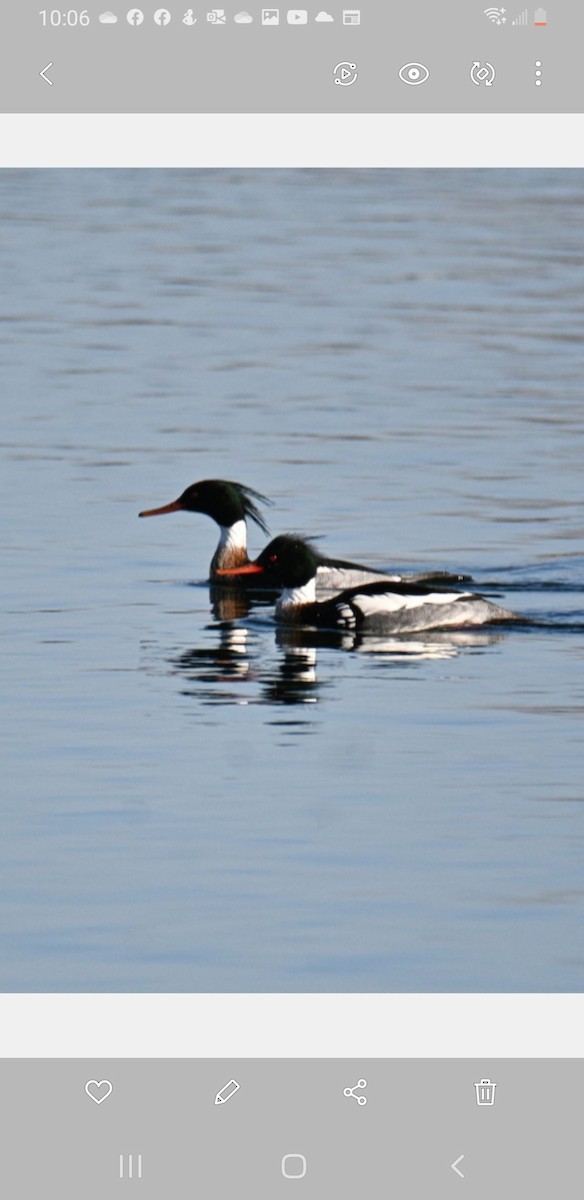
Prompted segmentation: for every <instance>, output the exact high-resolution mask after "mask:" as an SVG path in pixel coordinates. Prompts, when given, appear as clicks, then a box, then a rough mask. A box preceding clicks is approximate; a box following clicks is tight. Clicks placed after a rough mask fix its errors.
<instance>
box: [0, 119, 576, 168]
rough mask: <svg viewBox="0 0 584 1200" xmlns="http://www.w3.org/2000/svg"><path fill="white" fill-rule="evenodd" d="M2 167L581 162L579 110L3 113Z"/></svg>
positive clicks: (541, 164)
mask: <svg viewBox="0 0 584 1200" xmlns="http://www.w3.org/2000/svg"><path fill="white" fill-rule="evenodd" d="M0 122H1V123H0V166H4V167H223V166H225V167H248V168H251V167H581V166H584V115H582V114H572V113H567V114H548V113H546V114H543V115H536V114H533V113H530V114H527V115H517V114H510V115H509V114H496V115H486V114H480V115H476V114H470V113H464V114H460V115H457V114H440V113H429V114H428V113H426V114H418V113H416V114H412V113H408V114H403V113H402V114H397V115H396V114H391V115H379V114H377V113H374V114H358V115H357V114H348V115H347V114H344V115H340V114H334V115H330V114H328V115H325V114H322V113H316V114H292V113H290V114H277V113H276V114H275V113H270V114H257V113H256V114H244V113H233V114H217V113H210V114H195V115H193V114H184V113H178V114H162V115H161V114H154V115H149V114H144V113H141V114H137V115H135V114H127V113H117V114H109V113H108V114H84V113H75V114H72V115H69V114H62V113H58V114H52V115H49V114H47V113H38V114H27V113H17V114H12V115H8V116H6V115H5V116H3V117H1V118H0Z"/></svg>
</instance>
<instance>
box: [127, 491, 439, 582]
mask: <svg viewBox="0 0 584 1200" xmlns="http://www.w3.org/2000/svg"><path fill="white" fill-rule="evenodd" d="M258 504H265V505H268V504H271V501H270V500H268V498H267V496H264V495H262V493H261V492H256V491H255V490H254V489H253V488H250V487H247V486H246V485H245V484H243V483H235V482H234V481H232V480H228V479H202V480H200V481H199V482H198V483H193V484H191V486H190V487H188V488H186V489H185V491H184V492H183V493H182V494H181V495H180V496H179V497H178V500H173V501H172V503H171V504H164V505H163V506H162V507H161V508H151V509H146V510H145V511H144V512H141V513H140V514H139V515H140V516H141V517H156V516H161V515H162V514H163V513H172V512H196V513H204V514H205V515H206V516H208V517H211V519H212V520H214V521H215V522H216V524H217V525H218V526H219V542H218V544H217V547H216V550H215V553H214V555H213V557H212V559H211V566H210V569H209V579H210V582H211V583H220V584H222V585H223V586H230V585H234V586H236V587H239V588H241V587H242V586H243V587H248V588H254V589H257V588H260V589H262V590H265V589H268V590H272V591H276V590H278V589H279V588H281V587H283V586H284V580H283V578H282V577H281V575H279V574H278V571H277V569H276V567H273V569H272V570H271V572H270V573H269V574H268V573H267V572H265V571H259V572H253V571H250V572H248V571H247V568H248V567H253V566H254V565H256V564H257V563H259V562H260V559H261V558H262V555H260V556H259V558H257V559H255V560H253V561H252V560H251V559H250V558H249V556H248V551H247V521H248V520H251V521H253V522H254V523H255V524H256V525H257V526H258V527H259V528H260V529H261V530H262V532H263V533H266V534H267V533H269V529H268V525H267V523H266V520H265V518H264V516H263V514H262V513H261V512H260V509H259V508H258ZM276 540H277V539H276ZM272 545H273V543H272V542H270V543H269V545H268V546H266V549H265V551H263V554H264V555H267V556H268V558H269V557H270V555H271V550H272ZM313 553H314V556H315V559H316V587H317V593H318V594H320V593H324V594H325V595H326V594H327V593H328V592H331V591H337V592H338V591H341V590H343V589H345V588H350V587H358V586H361V585H362V584H368V583H376V582H380V583H383V582H388V581H395V582H402V581H405V580H408V581H409V582H412V583H415V582H417V583H420V582H423V581H424V580H431V579H442V580H444V581H446V580H450V581H451V582H459V581H460V580H461V578H462V577H461V576H453V575H448V574H447V573H446V572H440V571H439V572H430V573H424V574H421V575H411V576H405V575H398V574H395V575H394V574H389V573H388V572H385V571H377V570H375V569H374V568H372V567H367V566H364V565H363V564H362V563H354V562H348V561H346V560H345V559H340V558H329V557H328V556H326V555H324V554H319V553H318V552H317V551H316V550H313Z"/></svg>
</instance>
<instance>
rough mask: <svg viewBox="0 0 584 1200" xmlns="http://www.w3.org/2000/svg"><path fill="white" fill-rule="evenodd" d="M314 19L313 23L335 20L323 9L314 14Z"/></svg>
mask: <svg viewBox="0 0 584 1200" xmlns="http://www.w3.org/2000/svg"><path fill="white" fill-rule="evenodd" d="M314 19H315V21H334V19H335V18H334V17H331V14H330V13H327V12H325V11H324V9H323V10H321V12H319V13H317V14H316V16H315V18H314Z"/></svg>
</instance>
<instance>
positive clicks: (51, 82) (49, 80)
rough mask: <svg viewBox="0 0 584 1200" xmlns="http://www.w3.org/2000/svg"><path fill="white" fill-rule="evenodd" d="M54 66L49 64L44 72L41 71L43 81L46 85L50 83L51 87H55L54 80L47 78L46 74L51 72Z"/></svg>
mask: <svg viewBox="0 0 584 1200" xmlns="http://www.w3.org/2000/svg"><path fill="white" fill-rule="evenodd" d="M52 65H53V64H52V63H47V65H46V67H43V69H42V71H39V75H40V77H41V79H44V81H45V83H48V84H49V86H50V87H52V86H53V81H52V79H48V78H47V75H46V72H47V71H50V69H51V67H52Z"/></svg>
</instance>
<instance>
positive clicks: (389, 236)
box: [0, 171, 584, 992]
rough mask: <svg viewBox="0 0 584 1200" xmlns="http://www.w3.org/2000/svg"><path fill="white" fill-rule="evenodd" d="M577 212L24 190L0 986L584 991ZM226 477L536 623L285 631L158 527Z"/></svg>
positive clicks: (577, 191)
mask: <svg viewBox="0 0 584 1200" xmlns="http://www.w3.org/2000/svg"><path fill="white" fill-rule="evenodd" d="M583 215H584V187H583V176H582V173H581V172H568V171H502V172H498V171H469V172H465V171H462V172H461V171H444V172H441V171H438V172H436V171H385V172H384V171H344V172H343V171H341V172H335V171H323V172H309V171H291V172H286V171H282V172H280V171H278V172H266V171H238V172H229V171H200V172H199V171H187V172H168V171H136V172H134V171H128V172H125V171H121V172H120V171H94V172H91V171H44V172H37V171H24V172H10V171H2V172H1V173H0V272H1V277H2V281H3V288H2V299H1V301H0V342H1V348H0V386H1V388H2V410H3V421H2V489H3V500H2V505H1V520H2V535H1V542H2V555H3V560H4V570H3V582H4V601H3V610H4V613H3V630H4V664H5V679H6V683H5V687H4V689H3V693H2V701H1V703H2V738H3V742H4V767H3V789H2V792H3V800H2V838H1V841H0V889H1V892H0V894H1V910H0V911H1V917H0V919H1V922H2V927H3V936H2V950H1V954H0V986H2V988H4V989H5V990H23V991H27V990H31V991H37V990H40V991H45V990H57V991H68V990H74V991H78V990H81V991H82V990H90V991H117V990H120V991H151V990H154V991H209V990H210V991H216V990H217V991H222V990H225V991H306V992H310V991H327V990H330V991H384V990H390V991H391V990H396V991H401V990H408V991H409V990H420V991H433V990H439V991H459V990H462V991H467V990H476V991H490V990H494V991H506V990H536V991H540V990H541V991H555V990H580V989H581V988H582V987H583V986H584V952H583V951H582V949H581V943H582V934H581V931H582V926H583V922H584V873H583V868H582V862H583V854H584V826H583V823H584V790H583V784H582V779H583V778H584V772H583V755H582V749H583V741H584V733H583V718H584V673H583V665H584V603H583V595H582V593H583V589H584V552H583V532H584V530H583V525H584V520H583V510H582V461H583V458H584V405H583V403H582V374H583V370H582V368H583V361H582V328H583V317H584V312H583V309H584V305H583V300H582V295H583V283H584V270H583V261H584V251H583V249H582V220H583ZM208 476H223V477H227V478H235V479H241V480H243V481H244V482H245V483H248V484H250V485H251V486H253V487H255V488H258V489H259V490H260V491H262V492H265V493H267V494H268V495H269V496H271V498H272V499H273V500H274V502H275V505H274V508H273V509H272V510H271V511H270V522H271V526H272V530H273V532H274V533H277V532H280V531H283V530H286V529H294V530H299V531H301V532H307V533H314V534H320V535H322V543H321V545H322V547H323V550H324V551H325V552H327V553H330V554H334V553H337V554H341V555H343V556H345V557H348V556H351V557H355V558H359V559H360V560H362V561H363V560H364V561H367V560H368V561H371V562H372V563H374V564H375V565H378V566H387V567H393V568H400V567H401V568H404V569H415V568H419V567H423V566H427V565H431V566H433V567H436V568H450V569H452V570H461V571H468V572H471V573H472V574H473V576H474V578H475V580H476V581H477V586H480V587H484V588H485V589H486V590H487V591H489V592H491V593H492V594H494V595H496V596H497V597H499V598H500V599H501V601H502V602H503V603H505V604H507V605H508V606H509V607H511V608H513V609H514V610H515V611H517V612H519V613H521V614H522V615H523V616H524V617H525V618H528V619H527V620H525V621H524V622H522V623H521V624H520V625H519V626H518V627H516V628H513V629H511V630H508V631H507V630H501V629H499V630H493V631H487V630H481V631H480V632H479V633H477V634H476V635H471V634H467V635H464V636H462V635H461V636H459V637H456V636H455V635H449V636H446V635H430V634H428V635H424V637H420V638H417V639H412V638H410V639H404V640H402V641H400V640H399V639H394V640H393V641H392V640H391V639H389V638H388V639H385V641H383V642H374V641H367V640H364V641H361V642H360V643H354V642H352V640H351V639H348V640H347V642H345V643H344V644H340V645H339V644H335V642H334V639H333V640H331V639H326V638H325V639H318V638H317V639H314V638H312V639H311V638H308V639H307V638H303V637H299V638H291V637H289V636H286V635H283V634H280V633H278V632H277V631H276V629H275V626H274V623H273V618H272V608H271V607H270V606H269V605H265V604H264V605H259V606H256V605H254V606H252V608H251V610H250V611H249V612H248V613H247V614H246V612H245V606H244V608H243V609H242V608H241V607H240V606H238V605H237V604H236V605H234V606H231V607H227V608H226V607H224V606H223V607H222V606H221V605H219V606H218V605H217V604H216V603H215V604H214V602H213V597H211V596H210V594H209V589H208V587H207V586H206V584H205V579H206V574H207V569H208V564H209V561H210V558H211V553H212V550H213V548H214V544H215V527H214V526H213V525H212V524H211V522H210V521H209V520H208V519H207V518H205V517H202V516H190V515H188V514H176V515H174V516H169V517H164V518H160V519H159V520H156V521H154V520H153V521H138V520H137V513H138V511H139V510H140V509H142V508H146V507H151V506H154V505H157V504H162V503H164V502H166V501H170V500H172V499H174V498H175V496H177V495H178V494H179V492H181V491H182V490H183V488H184V487H185V486H187V485H188V484H189V483H192V482H193V481H194V480H196V479H200V478H204V477H208ZM262 541H263V535H261V534H260V532H259V531H257V535H256V533H253V534H252V548H253V549H254V550H256V549H259V548H260V546H261V545H262ZM530 618H537V621H535V622H533V623H530V620H529V619H530Z"/></svg>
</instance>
